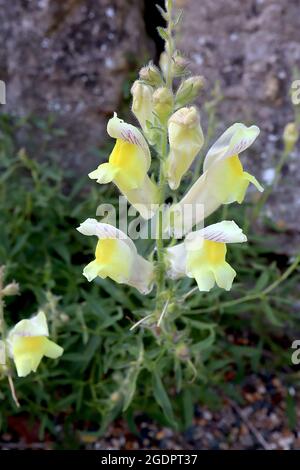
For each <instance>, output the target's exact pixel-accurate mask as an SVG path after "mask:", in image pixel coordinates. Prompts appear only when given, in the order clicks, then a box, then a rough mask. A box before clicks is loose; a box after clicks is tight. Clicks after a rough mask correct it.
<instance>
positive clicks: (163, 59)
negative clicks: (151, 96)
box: [159, 51, 168, 78]
mask: <svg viewBox="0 0 300 470" xmlns="http://www.w3.org/2000/svg"><path fill="white" fill-rule="evenodd" d="M159 66H160V69H161V71H162V74H163V76H164V77H165V78H166V76H167V69H168V53H167V51H164V52H162V53H161V54H160V58H159Z"/></svg>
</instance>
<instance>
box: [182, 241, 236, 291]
mask: <svg viewBox="0 0 300 470" xmlns="http://www.w3.org/2000/svg"><path fill="white" fill-rule="evenodd" d="M226 252H227V248H226V244H225V243H219V242H215V241H211V240H202V241H201V242H200V244H199V248H197V247H196V246H195V245H193V247H192V249H188V252H187V270H188V273H189V276H190V277H193V278H195V279H196V281H197V284H198V286H199V289H200V291H209V290H210V289H211V288H212V287H213V286H214V284H215V283H217V284H218V286H219V287H221V288H223V289H226V290H230V289H231V286H232V282H233V279H234V277H235V275H236V272H235V271H234V269H232V267H231V266H230V265H229V264H228V263H227V262H226V261H225V256H226Z"/></svg>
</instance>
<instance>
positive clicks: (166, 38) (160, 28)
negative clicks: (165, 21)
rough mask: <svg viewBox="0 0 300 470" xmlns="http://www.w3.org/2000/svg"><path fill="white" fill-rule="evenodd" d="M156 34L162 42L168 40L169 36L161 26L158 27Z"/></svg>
mask: <svg viewBox="0 0 300 470" xmlns="http://www.w3.org/2000/svg"><path fill="white" fill-rule="evenodd" d="M157 32H158V34H159V35H160V37H161V38H162V39H163V40H164V41H168V40H169V34H168V31H167V30H166V29H165V28H162V27H161V26H158V28H157Z"/></svg>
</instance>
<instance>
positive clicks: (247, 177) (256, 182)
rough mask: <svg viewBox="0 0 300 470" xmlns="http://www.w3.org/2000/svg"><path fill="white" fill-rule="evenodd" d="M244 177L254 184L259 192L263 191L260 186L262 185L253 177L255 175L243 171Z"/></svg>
mask: <svg viewBox="0 0 300 470" xmlns="http://www.w3.org/2000/svg"><path fill="white" fill-rule="evenodd" d="M244 178H245V179H246V180H247V181H249V182H250V183H252V184H254V186H255V187H256V189H258V191H259V192H261V193H262V192H263V191H264V188H263V187H262V185H261V184H260V183H259V182H258V181H257V179H256V178H255V176H253V175H250V173H248V172H247V171H244Z"/></svg>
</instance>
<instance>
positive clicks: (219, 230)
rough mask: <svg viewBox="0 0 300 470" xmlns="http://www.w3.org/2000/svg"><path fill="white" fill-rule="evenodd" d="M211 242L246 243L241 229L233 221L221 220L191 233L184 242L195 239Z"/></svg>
mask: <svg viewBox="0 0 300 470" xmlns="http://www.w3.org/2000/svg"><path fill="white" fill-rule="evenodd" d="M201 238H202V239H204V240H211V241H214V242H219V243H243V242H246V241H247V237H246V235H245V234H244V233H243V231H242V229H241V228H240V227H239V226H238V225H237V224H236V223H235V222H234V221H233V220H223V221H222V222H218V223H216V224H212V225H209V226H208V227H205V228H203V229H202V230H198V231H197V232H191V233H190V234H189V235H188V236H187V237H186V240H185V243H187V244H188V243H189V242H191V241H192V240H195V239H201Z"/></svg>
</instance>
